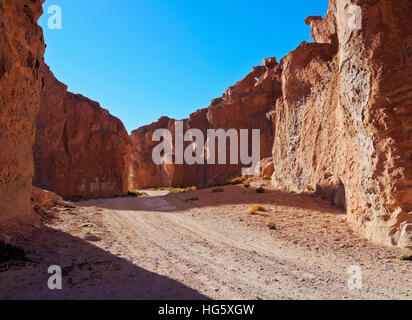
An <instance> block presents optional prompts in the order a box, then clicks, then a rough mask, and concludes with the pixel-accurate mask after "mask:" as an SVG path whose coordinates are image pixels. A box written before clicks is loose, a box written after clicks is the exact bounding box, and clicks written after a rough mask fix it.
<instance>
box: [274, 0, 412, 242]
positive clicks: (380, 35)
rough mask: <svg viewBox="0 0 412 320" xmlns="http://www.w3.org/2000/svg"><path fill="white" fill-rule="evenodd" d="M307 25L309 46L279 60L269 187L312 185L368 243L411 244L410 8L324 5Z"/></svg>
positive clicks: (406, 4)
mask: <svg viewBox="0 0 412 320" xmlns="http://www.w3.org/2000/svg"><path fill="white" fill-rule="evenodd" d="M352 2H353V3H354V4H356V5H358V6H359V7H360V9H361V12H362V28H361V29H352V28H350V27H349V25H348V22H349V19H350V17H351V15H350V13H348V10H349V7H350V5H351V4H352ZM306 22H307V23H308V24H310V25H311V27H312V37H313V38H314V40H315V42H316V43H303V44H301V45H300V46H299V48H297V49H296V50H295V51H293V52H291V53H290V54H289V55H288V56H287V57H285V58H284V59H283V60H282V61H281V62H280V68H281V69H282V92H283V94H282V97H281V98H279V99H278V100H277V102H276V109H275V111H274V112H273V119H274V126H275V128H276V130H275V141H274V146H273V161H274V174H273V176H272V182H273V184H274V185H275V186H277V187H279V188H281V189H284V190H289V191H296V192H303V191H309V190H310V189H314V190H316V194H318V195H321V196H322V197H324V198H325V199H328V200H330V201H332V202H334V203H335V204H337V205H339V206H341V207H345V208H346V209H347V214H348V220H349V221H350V222H351V223H352V224H353V226H354V227H355V228H356V229H357V230H359V231H361V232H363V234H365V235H366V236H367V237H368V238H369V239H371V240H373V241H375V242H379V243H382V244H385V245H399V246H404V247H411V245H412V238H411V237H412V233H411V229H412V228H411V226H412V225H411V223H412V161H411V160H412V147H411V146H412V82H411V79H412V51H411V50H412V38H411V35H412V2H411V1H409V0H400V1H391V0H380V1H379V0H377V1H366V0H365V1H361V0H359V1H349V0H336V1H330V3H329V10H328V13H327V15H326V16H325V18H324V19H319V17H310V18H308V19H307V20H306Z"/></svg>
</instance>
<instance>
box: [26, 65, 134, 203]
mask: <svg viewBox="0 0 412 320" xmlns="http://www.w3.org/2000/svg"><path fill="white" fill-rule="evenodd" d="M42 69H43V75H44V89H43V92H42V96H41V106H40V110H39V113H38V115H37V118H36V141H35V147H34V160H35V176H34V180H33V184H34V185H35V186H37V187H40V188H42V189H47V190H51V191H54V192H55V193H57V194H59V195H60V196H63V197H65V198H67V199H75V200H76V199H88V198H95V197H107V196H115V195H124V194H126V193H127V191H128V176H129V161H130V140H129V136H128V134H127V132H126V130H125V128H124V126H123V124H122V122H121V121H120V120H119V119H117V118H115V117H113V116H111V115H110V114H109V112H108V111H107V110H105V109H103V108H101V107H100V105H99V104H98V103H97V102H94V101H91V100H90V99H87V98H85V97H83V96H82V95H78V94H73V93H70V92H68V91H67V86H66V85H64V84H63V83H61V82H59V81H58V80H56V78H55V77H54V76H53V74H52V73H51V72H50V70H49V68H48V67H47V66H44V67H43V68H42Z"/></svg>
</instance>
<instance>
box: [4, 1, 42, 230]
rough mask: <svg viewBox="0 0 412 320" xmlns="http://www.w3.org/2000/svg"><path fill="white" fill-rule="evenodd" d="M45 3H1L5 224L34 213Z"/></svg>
mask: <svg viewBox="0 0 412 320" xmlns="http://www.w3.org/2000/svg"><path fill="white" fill-rule="evenodd" d="M42 3H43V1H40V0H33V1H23V0H21V1H20V0H15V1H8V0H0V224H2V223H8V222H9V221H11V220H13V222H15V221H17V220H22V219H23V218H25V216H27V215H28V214H29V213H30V212H31V211H32V210H31V202H30V196H31V191H32V190H31V189H32V177H33V156H32V150H33V142H34V131H35V130H34V121H35V116H36V113H37V111H38V108H39V106H40V94H41V89H42V75H41V73H40V66H41V64H42V63H43V53H44V48H45V45H44V41H43V32H42V30H41V28H40V27H39V26H38V25H37V20H38V18H39V17H40V15H41V14H42V12H43V11H42V7H41V5H42Z"/></svg>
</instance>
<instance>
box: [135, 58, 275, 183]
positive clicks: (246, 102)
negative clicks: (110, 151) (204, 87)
mask: <svg viewBox="0 0 412 320" xmlns="http://www.w3.org/2000/svg"><path fill="white" fill-rule="evenodd" d="M265 65H266V66H259V67H255V68H253V70H252V72H251V73H250V74H248V75H247V76H246V77H245V78H244V79H243V80H241V81H239V82H238V83H236V84H235V85H234V86H232V87H230V88H228V89H227V90H226V92H225V93H224V94H223V96H222V97H221V98H217V99H214V100H213V101H212V103H211V105H210V106H209V107H208V108H205V109H202V110H198V111H197V112H195V113H193V114H191V115H190V118H189V119H185V120H183V127H184V132H186V131H187V130H189V129H193V128H195V129H199V130H201V132H202V133H203V135H204V138H205V140H206V138H207V135H208V131H207V130H212V129H215V130H217V129H224V130H225V131H227V130H229V129H236V131H237V134H238V137H240V130H241V129H249V132H251V129H260V131H261V137H260V150H261V155H262V156H263V157H270V156H271V147H272V145H273V127H272V122H271V120H270V117H269V115H268V114H267V113H268V112H269V111H270V110H272V109H273V105H274V102H275V101H276V98H277V97H279V96H280V95H281V88H280V78H279V76H280V75H279V74H277V73H276V72H275V68H274V67H275V66H276V65H277V63H276V59H274V58H269V59H267V60H265ZM157 129H169V130H170V132H171V133H172V137H173V139H174V137H175V131H176V130H175V120H173V119H169V118H167V117H163V118H161V119H159V121H158V122H155V123H153V124H151V125H148V126H144V127H142V128H139V129H137V130H135V131H133V132H132V136H131V139H132V144H133V147H132V157H131V177H130V186H131V188H135V189H139V188H149V187H167V186H172V187H187V186H197V187H208V186H211V185H217V184H222V183H225V182H227V180H228V179H229V178H233V177H235V176H240V175H241V169H242V168H247V167H249V166H248V165H242V163H241V159H240V158H239V157H238V161H237V164H235V163H234V164H230V161H229V159H230V152H229V151H230V150H229V147H228V148H227V153H226V159H227V163H228V164H218V161H219V159H218V157H217V148H218V142H217V140H216V158H215V161H216V164H208V163H207V161H206V160H205V161H204V162H205V163H204V164H199V163H197V164H193V165H189V164H186V163H185V164H175V163H176V150H175V145H174V144H173V162H174V163H173V164H166V163H164V164H161V165H156V164H155V163H154V162H153V160H152V150H153V148H154V147H155V146H156V145H157V144H159V142H156V141H152V140H153V139H152V136H153V133H154V132H155V130H157ZM251 140H252V137H251V134H250V135H249V141H248V143H249V154H251V148H250V145H251ZM190 143H191V142H185V145H184V148H186V147H187V146H188V145H189V144H190ZM228 143H229V140H228ZM227 146H229V144H227ZM205 149H206V143H205ZM204 155H205V156H204V157H203V158H204V159H205V158H206V156H207V152H206V151H205V152H204Z"/></svg>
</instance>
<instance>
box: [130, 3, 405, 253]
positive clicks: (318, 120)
mask: <svg viewBox="0 0 412 320" xmlns="http://www.w3.org/2000/svg"><path fill="white" fill-rule="evenodd" d="M306 23H307V24H309V25H310V26H311V28H312V37H313V39H314V41H315V42H314V43H306V42H303V43H302V44H301V45H300V46H299V47H298V48H297V49H296V50H294V51H292V52H290V53H289V54H288V55H287V56H286V57H284V58H283V59H282V60H281V61H280V63H277V62H276V59H275V58H268V59H265V60H264V62H263V66H259V67H255V68H253V72H252V73H251V74H249V75H248V76H247V77H246V78H245V79H243V80H242V81H240V82H238V83H237V84H236V85H235V86H233V87H231V88H229V89H228V90H227V91H226V92H225V94H224V95H223V96H222V97H221V98H218V99H215V100H213V101H212V104H211V106H210V107H209V108H207V109H204V110H200V111H198V112H196V113H194V114H192V115H191V116H190V119H187V120H185V121H184V126H185V128H186V127H187V128H199V129H201V130H202V131H203V132H205V130H206V129H207V128H222V129H226V130H227V129H229V128H236V129H239V128H250V129H252V128H260V129H262V133H263V136H262V138H261V150H262V152H261V158H265V157H266V155H267V153H268V152H267V151H268V149H272V157H273V168H272V167H271V166H270V161H267V160H263V161H262V162H261V166H260V174H262V170H263V167H264V166H265V165H266V164H268V167H267V169H268V171H267V172H270V171H271V170H272V169H273V175H272V183H273V185H274V186H276V187H277V188H279V189H282V190H286V191H293V192H311V193H312V192H313V193H314V194H315V195H318V196H320V197H322V198H324V199H326V200H328V201H331V202H332V203H334V204H335V205H336V206H338V207H340V208H342V209H344V210H346V211H347V215H348V220H349V221H350V222H351V223H352V224H353V226H354V228H355V229H357V230H358V231H360V232H362V233H363V234H364V235H365V236H366V237H368V238H369V239H370V240H373V241H375V242H378V243H381V244H385V245H398V246H403V247H411V246H412V147H411V146H412V81H411V79H412V52H411V50H412V49H411V48H412V45H411V44H412V38H411V36H412V2H411V1H410V0H399V1H392V0H355V1H350V0H330V2H329V10H328V12H327V14H326V16H325V18H322V17H319V16H316V17H309V18H307V19H306ZM268 118H270V119H271V121H272V124H271V125H269V124H268V123H267V120H268ZM173 126H174V121H173V120H171V119H168V118H162V119H161V120H159V122H157V123H155V124H152V125H150V126H146V127H143V128H140V129H138V130H136V131H134V132H133V133H132V140H133V153H132V168H131V171H132V176H131V184H132V185H133V186H134V187H152V186H187V185H195V184H196V185H199V184H200V186H208V185H213V184H218V183H221V182H224V181H225V180H226V179H227V178H228V177H233V176H236V175H239V173H240V168H239V166H235V167H233V168H232V167H231V166H230V165H224V166H219V165H194V166H189V165H180V167H179V166H176V165H162V166H156V165H154V164H153V161H152V159H151V152H152V149H153V147H154V145H156V144H157V143H153V142H152V141H151V137H152V134H153V132H154V130H155V129H157V128H169V129H170V130H171V131H173ZM272 132H273V134H272ZM272 141H273V143H272Z"/></svg>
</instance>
